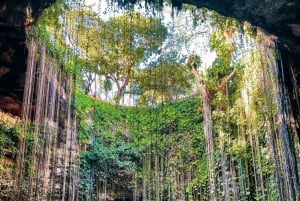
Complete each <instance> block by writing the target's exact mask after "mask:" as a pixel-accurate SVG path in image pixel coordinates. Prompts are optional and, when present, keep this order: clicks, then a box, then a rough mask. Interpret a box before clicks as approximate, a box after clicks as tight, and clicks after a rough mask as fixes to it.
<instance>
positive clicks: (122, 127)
mask: <svg viewBox="0 0 300 201" xmlns="http://www.w3.org/2000/svg"><path fill="white" fill-rule="evenodd" d="M77 97H78V100H76V107H77V108H78V118H80V122H85V123H81V125H80V127H79V139H80V140H81V143H82V144H83V145H84V144H85V146H87V149H86V150H85V151H82V153H81V157H80V158H81V159H80V160H81V169H80V171H81V173H80V174H81V180H80V183H81V184H80V185H81V188H82V190H84V188H91V189H92V188H93V187H91V186H89V184H90V183H89V180H88V178H89V176H88V175H91V174H94V177H95V180H97V179H98V180H103V179H106V180H107V181H108V182H109V183H110V184H114V185H117V186H118V185H124V184H122V183H124V178H127V177H131V176H132V174H145V172H143V169H142V166H141V165H142V156H144V155H145V154H147V152H148V150H149V147H153V146H155V147H157V150H156V151H158V153H161V154H166V155H167V154H168V155H169V159H168V160H169V161H173V162H174V163H177V161H178V159H179V158H182V160H183V161H184V165H183V166H182V168H184V169H186V170H188V169H190V168H197V163H199V164H202V162H204V161H201V160H200V158H202V157H204V150H205V148H204V138H203V134H202V117H201V115H200V112H199V111H200V110H199V99H188V100H184V101H180V102H173V103H169V104H161V105H157V106H156V107H155V108H153V107H124V106H117V105H112V104H109V103H103V102H99V101H97V100H96V99H93V98H92V97H89V96H87V95H84V94H82V93H79V94H77ZM88 137H89V138H88ZM140 171H142V172H140ZM201 174H202V176H201V177H203V178H204V177H205V175H206V177H207V173H206V172H201ZM170 176H171V175H170ZM128 182H129V181H127V185H128ZM166 182H167V180H166ZM203 182H204V181H203ZM195 185H196V184H195Z"/></svg>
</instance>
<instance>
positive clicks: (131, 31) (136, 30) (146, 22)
mask: <svg viewBox="0 0 300 201" xmlns="http://www.w3.org/2000/svg"><path fill="white" fill-rule="evenodd" d="M69 16H70V17H71V19H73V21H76V22H78V23H79V27H78V33H77V34H71V38H72V41H74V42H75V43H76V45H77V46H78V48H79V54H80V56H81V58H82V60H83V61H84V62H85V63H84V62H83V66H84V68H83V69H84V71H85V72H86V73H85V75H86V80H90V81H91V80H92V81H93V79H92V77H91V75H92V73H96V74H99V75H103V76H105V78H106V84H109V82H108V80H109V81H111V82H113V83H114V84H115V86H116V87H117V94H116V96H115V99H116V100H117V102H119V101H120V99H121V98H122V97H123V96H124V93H125V91H126V88H127V86H128V85H129V84H130V81H131V79H132V77H133V76H134V74H135V70H136V68H137V66H138V64H139V63H140V62H141V61H142V60H143V59H144V57H145V56H146V55H148V54H151V52H153V51H154V50H156V49H157V48H158V47H159V46H160V45H161V44H162V42H163V41H164V39H165V38H166V36H167V29H166V28H165V27H164V26H163V25H162V23H161V22H160V20H159V19H156V18H146V17H144V16H142V15H141V14H139V13H136V12H128V13H126V14H124V15H122V16H118V17H112V18H110V19H108V21H103V20H101V19H100V18H99V17H98V16H97V15H96V14H95V13H92V12H90V11H87V10H84V11H73V12H71V13H70V14H69ZM105 87H106V88H105V90H108V89H109V88H111V87H109V85H106V86H105ZM87 88H88V89H87V91H89V90H90V89H89V84H87Z"/></svg>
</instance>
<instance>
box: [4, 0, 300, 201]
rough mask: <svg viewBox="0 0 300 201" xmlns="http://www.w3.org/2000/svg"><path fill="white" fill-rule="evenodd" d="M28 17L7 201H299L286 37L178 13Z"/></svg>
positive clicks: (113, 9) (204, 14)
mask: <svg viewBox="0 0 300 201" xmlns="http://www.w3.org/2000/svg"><path fill="white" fill-rule="evenodd" d="M31 13H32V10H31V8H30V5H29V4H28V6H27V8H26V15H27V18H26V20H27V21H26V22H27V23H28V24H29V25H28V26H26V42H25V44H26V50H27V51H28V52H26V53H27V61H26V76H25V79H24V80H25V81H24V90H23V96H22V97H23V100H22V101H20V100H19V102H17V101H16V102H12V100H14V98H12V97H9V94H11V93H8V92H5V93H6V94H5V95H3V96H1V98H0V99H1V103H3V106H2V108H3V111H2V112H1V113H0V119H1V121H0V130H1V132H0V161H1V163H0V200H7V201H10V200H12V201H27V200H28V201H40V200H45V201H46V200H47V201H48V200H49V201H100V200H105V201H109V200H115V201H121V200H122V201H194V200H198V201H205V200H210V201H217V200H224V201H228V200H237V201H239V200H241V201H246V200H249V201H252V200H262V201H275V200H281V201H285V200H291V201H294V200H300V184H299V161H300V160H299V151H300V146H299V111H300V109H299V108H300V104H299V85H298V82H297V80H298V78H297V76H298V73H297V72H298V71H297V70H296V69H297V68H296V67H295V66H293V65H290V67H291V69H292V70H291V71H289V72H290V73H287V70H286V67H285V63H286V62H285V55H283V54H282V52H281V51H279V49H278V46H279V45H280V44H278V40H277V37H276V36H274V35H272V34H268V33H267V32H266V31H264V30H263V29H262V28H259V27H256V26H254V25H251V23H249V22H247V21H241V20H237V19H234V18H229V17H224V16H222V15H220V14H218V13H217V12H215V11H212V10H208V9H206V8H197V7H195V6H192V5H188V4H182V5H180V6H178V5H176V4H174V2H173V4H172V3H169V2H156V1H154V2H152V1H151V2H144V1H139V2H130V1H129V2H127V1H125V2H121V1H116V2H114V1H105V0H97V1H87V0H86V1H75V0H73V1H71V0H67V1H63V0H58V1H56V2H55V3H54V4H53V5H51V6H49V7H47V8H45V9H43V11H42V12H41V13H40V14H39V17H38V18H37V20H36V21H32V22H31V21H30V20H31V19H33V16H31ZM3 55H4V54H2V57H1V59H2V60H3V61H4V59H3V58H4V56H5V55H4V56H3ZM2 60H1V61H2ZM293 67H295V68H293ZM9 71H10V70H5V67H1V76H0V78H1V77H2V76H3V77H5V74H6V73H8V72H9ZM1 83H2V82H1ZM1 86H2V85H1ZM0 88H1V87H0ZM1 89H2V88H1ZM15 97H16V96H15ZM19 97H20V95H19ZM16 99H17V98H16ZM19 99H20V98H19ZM21 102H22V103H21ZM9 104H11V105H9ZM12 104H15V105H18V106H19V107H20V108H22V109H19V111H18V110H17V109H16V107H13V106H12ZM4 105H5V107H4ZM12 111H15V112H12Z"/></svg>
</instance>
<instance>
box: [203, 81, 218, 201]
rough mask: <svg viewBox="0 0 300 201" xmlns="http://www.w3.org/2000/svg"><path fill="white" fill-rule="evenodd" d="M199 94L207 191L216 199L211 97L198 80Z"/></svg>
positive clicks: (212, 198) (211, 198)
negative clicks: (201, 110) (200, 98)
mask: <svg viewBox="0 0 300 201" xmlns="http://www.w3.org/2000/svg"><path fill="white" fill-rule="evenodd" d="M200 86H201V94H202V101H203V123H204V136H205V144H206V153H207V158H208V169H209V171H210V172H209V191H210V200H211V201H213V200H217V184H216V176H217V175H216V172H215V166H216V164H215V146H214V135H213V129H212V128H213V122H212V107H211V99H210V98H209V93H208V90H207V87H206V86H205V85H204V84H203V83H201V82H200Z"/></svg>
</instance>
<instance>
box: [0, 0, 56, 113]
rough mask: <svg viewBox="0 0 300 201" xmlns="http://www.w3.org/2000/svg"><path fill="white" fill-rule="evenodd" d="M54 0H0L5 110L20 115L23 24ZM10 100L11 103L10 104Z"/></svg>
mask: <svg viewBox="0 0 300 201" xmlns="http://www.w3.org/2000/svg"><path fill="white" fill-rule="evenodd" d="M54 1H55V0H44V1H41V0H30V1H28V0H25V1H24V0H3V1H1V2H0V95H1V96H0V103H3V102H5V101H3V100H8V99H9V100H10V101H9V102H10V105H7V104H1V105H0V108H1V109H2V110H4V111H6V112H10V113H13V114H14V115H20V108H21V106H20V101H22V96H23V88H24V81H25V71H26V59H27V48H26V44H25V40H26V27H28V26H30V25H31V24H32V23H34V21H35V19H36V18H37V17H38V15H39V14H40V12H41V11H42V10H43V9H44V8H45V7H47V6H49V5H51V3H53V2H54ZM11 104H13V105H14V107H13V108H12V107H11Z"/></svg>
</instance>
